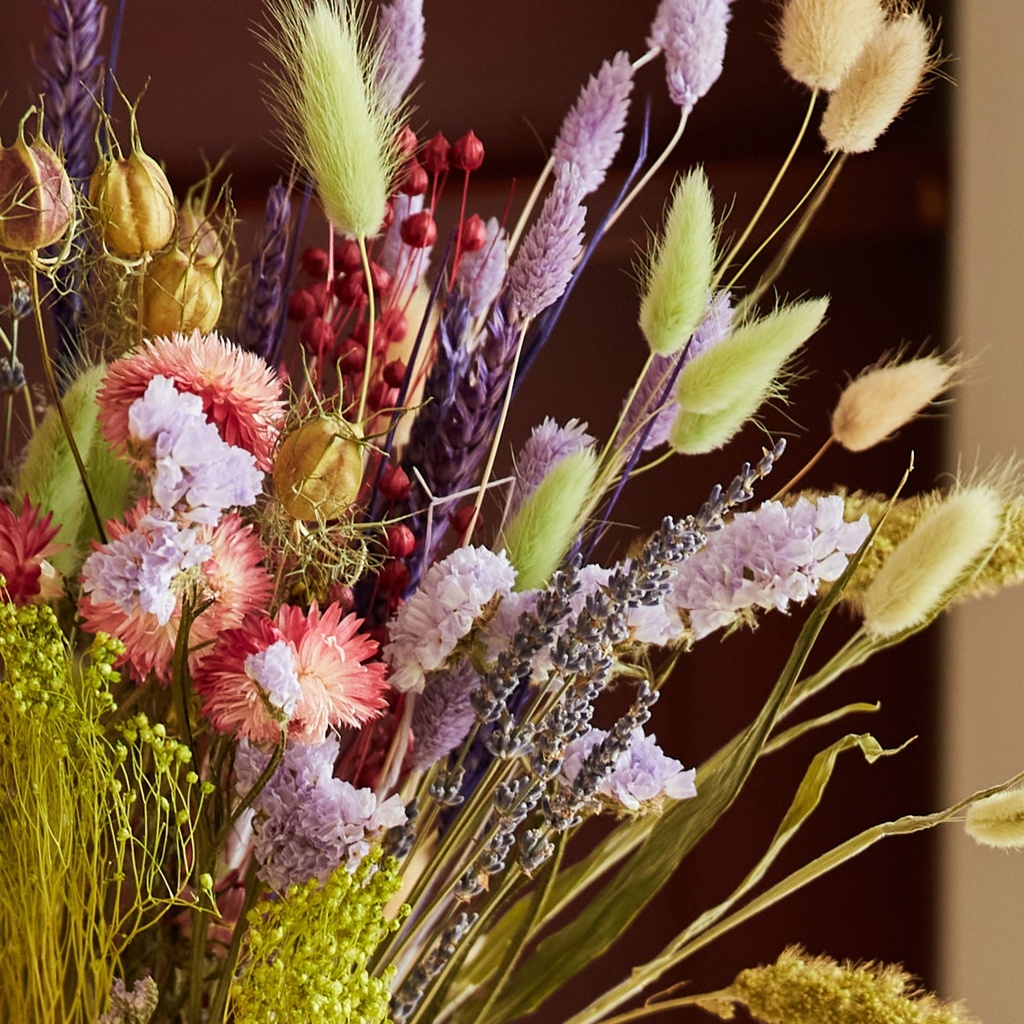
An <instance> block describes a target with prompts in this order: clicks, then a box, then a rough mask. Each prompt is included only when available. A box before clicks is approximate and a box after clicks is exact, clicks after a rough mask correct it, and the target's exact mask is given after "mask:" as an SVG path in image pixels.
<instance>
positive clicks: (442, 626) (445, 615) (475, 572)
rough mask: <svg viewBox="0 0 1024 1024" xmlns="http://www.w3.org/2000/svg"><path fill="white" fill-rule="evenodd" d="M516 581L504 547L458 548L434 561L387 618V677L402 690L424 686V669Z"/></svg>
mask: <svg viewBox="0 0 1024 1024" xmlns="http://www.w3.org/2000/svg"><path fill="white" fill-rule="evenodd" d="M515 581H516V571H515V568H514V567H513V565H512V563H511V562H510V561H509V560H508V556H507V555H506V554H505V552H504V551H498V552H494V551H491V550H489V549H488V548H485V547H473V546H470V545H467V546H465V547H460V548H456V549H455V550H454V551H453V552H452V553H451V554H450V555H448V556H447V558H444V559H442V560H441V561H440V562H436V563H435V564H434V565H432V566H431V567H430V568H429V569H428V570H427V572H426V573H425V575H424V576H423V579H422V580H421V582H420V585H419V588H418V589H417V591H416V593H415V594H413V595H412V597H410V598H409V600H408V601H406V603H405V604H404V605H402V606H401V608H399V609H398V612H397V614H396V615H395V617H394V618H393V619H392V620H391V622H390V625H389V633H390V637H391V641H390V643H388V644H387V646H386V647H385V648H384V657H385V660H386V661H387V662H388V663H389V664H390V665H391V676H390V677H389V679H388V682H390V683H391V685H392V686H393V687H394V688H395V689H396V690H399V691H402V692H405V691H408V690H416V691H417V692H419V691H422V690H423V686H424V683H425V682H426V673H427V672H433V671H435V670H436V669H439V668H441V666H442V665H443V664H444V662H445V660H446V659H447V658H448V656H449V655H450V654H451V653H452V651H454V650H455V646H456V644H458V642H459V641H460V640H461V639H462V638H463V637H465V636H466V635H467V634H468V633H469V632H470V630H471V629H472V628H473V623H474V622H475V621H476V619H477V618H478V617H479V616H480V614H481V613H482V612H483V611H484V609H485V608H487V606H488V605H490V604H491V603H492V602H493V601H495V599H496V598H503V597H505V596H507V595H508V594H509V593H510V592H511V590H512V587H513V585H514V584H515Z"/></svg>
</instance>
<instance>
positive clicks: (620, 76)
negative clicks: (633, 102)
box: [552, 52, 633, 195]
mask: <svg viewBox="0 0 1024 1024" xmlns="http://www.w3.org/2000/svg"><path fill="white" fill-rule="evenodd" d="M632 90H633V65H632V64H631V63H630V60H629V55H628V54H627V53H623V52H620V53H617V54H616V55H615V56H614V57H613V58H612V59H611V60H610V61H607V60H606V61H605V62H604V63H603V64H602V65H601V70H600V71H598V73H597V74H596V75H592V76H591V78H590V80H589V81H588V82H587V84H586V85H585V86H584V87H583V88H582V90H580V95H579V98H578V99H577V100H576V103H575V105H574V106H573V108H572V110H570V111H569V113H568V114H567V115H566V117H565V120H564V121H563V122H562V127H561V129H560V130H559V133H558V138H557V139H556V140H555V145H554V149H553V151H552V156H553V158H554V162H555V174H556V176H560V175H561V174H563V173H564V172H565V169H566V168H567V167H569V166H571V165H573V164H575V165H576V166H577V167H578V168H579V171H580V180H581V184H582V187H583V192H584V194H585V195H588V194H589V193H591V192H593V191H594V189H596V188H597V187H598V186H599V185H600V184H601V183H602V182H603V181H604V178H605V174H606V173H607V171H608V168H609V167H610V166H611V163H612V160H614V159H615V154H616V153H618V151H619V146H621V145H622V129H623V126H624V125H625V123H626V114H627V113H628V112H629V95H630V93H631V92H632Z"/></svg>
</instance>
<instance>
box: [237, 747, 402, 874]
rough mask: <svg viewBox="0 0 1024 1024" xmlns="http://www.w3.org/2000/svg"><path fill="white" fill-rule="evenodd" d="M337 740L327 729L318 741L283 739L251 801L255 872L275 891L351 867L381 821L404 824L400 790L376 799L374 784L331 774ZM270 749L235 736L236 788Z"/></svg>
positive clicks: (245, 788) (378, 832) (262, 765)
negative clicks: (272, 765)
mask: <svg viewBox="0 0 1024 1024" xmlns="http://www.w3.org/2000/svg"><path fill="white" fill-rule="evenodd" d="M338 748H339V742H338V738H337V736H335V735H333V734H332V735H329V736H328V737H327V739H326V740H324V742H323V743H316V744H309V743H302V742H299V741H294V742H291V743H289V744H288V745H287V747H286V748H285V751H284V756H283V758H282V760H281V763H280V765H279V766H278V768H277V770H276V771H275V772H274V774H273V775H272V776H271V778H270V780H269V781H268V782H267V784H266V786H264V788H263V789H262V790H261V791H260V793H259V795H258V796H257V797H256V800H255V801H254V803H253V807H254V809H255V815H254V817H253V826H252V827H253V836H254V843H253V850H254V853H255V856H256V859H257V861H258V862H259V864H260V878H262V879H263V881H264V882H266V883H267V885H269V886H270V887H271V888H272V889H274V890H275V891H277V892H281V893H283V892H287V890H288V888H289V887H290V886H293V885H301V884H303V883H305V882H308V881H309V880H310V879H311V878H316V879H318V880H319V881H320V882H324V881H325V880H326V879H327V877H328V875H330V874H331V872H333V871H334V870H335V869H336V868H338V867H339V866H341V865H345V867H347V868H348V870H350V871H354V870H355V869H356V867H357V866H358V864H359V862H360V861H361V860H362V859H363V857H365V856H366V854H367V853H369V851H370V848H371V847H372V846H373V845H374V843H376V842H377V840H378V839H380V837H381V836H382V835H383V833H384V832H385V831H386V830H387V829H389V828H394V827H395V826H398V825H404V824H405V820H406V815H405V808H404V807H403V805H402V801H401V799H400V798H399V797H397V796H391V797H388V799H387V800H384V801H382V802H378V800H377V797H376V796H375V795H374V793H373V790H370V789H356V787H355V786H353V785H352V784H351V783H349V782H346V781H345V780H344V779H338V778H335V777H334V763H335V761H336V760H337V758H338ZM270 757H271V755H270V754H269V753H265V752H264V751H261V750H258V749H257V748H256V747H254V746H252V745H251V744H250V743H249V742H248V740H245V739H243V740H242V741H241V742H240V743H239V744H238V753H237V756H236V760H235V770H236V776H237V787H238V792H239V794H241V795H243V796H244V795H245V794H246V793H248V792H249V791H250V790H251V789H252V788H253V787H254V786H255V785H256V783H257V781H258V780H259V779H260V777H261V775H262V774H263V773H264V772H265V771H266V769H267V766H268V764H269V763H270Z"/></svg>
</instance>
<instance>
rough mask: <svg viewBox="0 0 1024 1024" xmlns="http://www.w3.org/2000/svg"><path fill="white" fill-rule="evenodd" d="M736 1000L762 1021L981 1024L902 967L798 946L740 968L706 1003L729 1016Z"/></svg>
mask: <svg viewBox="0 0 1024 1024" xmlns="http://www.w3.org/2000/svg"><path fill="white" fill-rule="evenodd" d="M733 1002H736V1003H741V1004H743V1005H744V1006H745V1007H746V1008H747V1010H748V1011H749V1012H750V1014H751V1016H753V1017H756V1018H757V1020H759V1021H762V1022H763V1024H895V1022H897V1021H899V1024H977V1021H976V1020H975V1019H974V1018H973V1017H971V1016H970V1015H969V1014H968V1013H967V1011H966V1010H965V1009H964V1008H963V1007H962V1006H960V1005H959V1004H956V1003H947V1002H944V1001H942V1000H941V999H938V998H937V997H936V996H934V995H932V994H931V993H930V992H924V991H922V990H920V989H919V988H917V986H916V985H915V984H914V980H913V978H911V976H910V975H909V974H907V973H906V972H905V971H904V970H903V969H902V968H901V967H897V966H895V965H892V964H877V963H867V964H853V963H851V962H850V961H845V962H844V963H841V964H840V963H837V962H836V961H835V960H833V959H832V958H831V957H826V956H814V957H812V956H809V955H808V954H807V953H806V952H805V951H804V950H803V949H801V948H800V947H799V946H790V947H789V948H788V949H786V950H783V952H782V953H781V954H780V955H779V958H778V960H776V961H775V963H774V964H769V965H767V966H761V967H755V968H751V969H749V970H746V971H741V972H740V974H739V975H737V977H736V980H735V981H734V982H733V983H732V984H731V985H730V986H729V987H728V988H727V989H725V990H724V991H722V992H717V993H714V994H713V995H712V996H711V997H709V998H708V1000H707V1001H706V1002H704V1001H702V1005H704V1007H705V1009H707V1010H709V1011H710V1012H712V1013H715V1014H717V1015H718V1016H719V1017H722V1018H723V1019H725V1020H729V1019H731V1018H732V1016H733V1009H732V1006H731V1005H730V1004H731V1003H733Z"/></svg>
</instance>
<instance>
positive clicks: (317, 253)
mask: <svg viewBox="0 0 1024 1024" xmlns="http://www.w3.org/2000/svg"><path fill="white" fill-rule="evenodd" d="M300 258H301V260H302V269H303V270H304V271H305V272H306V273H307V274H309V276H310V277H326V276H327V263H328V256H327V250H326V249H305V250H303V253H302V256H301V257H300Z"/></svg>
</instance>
